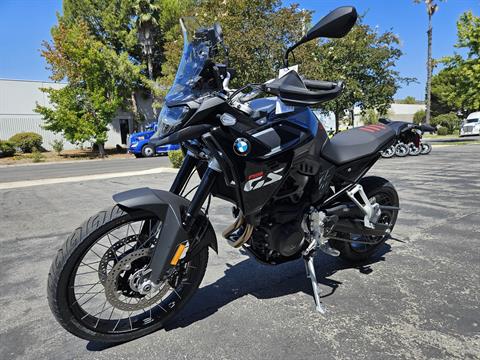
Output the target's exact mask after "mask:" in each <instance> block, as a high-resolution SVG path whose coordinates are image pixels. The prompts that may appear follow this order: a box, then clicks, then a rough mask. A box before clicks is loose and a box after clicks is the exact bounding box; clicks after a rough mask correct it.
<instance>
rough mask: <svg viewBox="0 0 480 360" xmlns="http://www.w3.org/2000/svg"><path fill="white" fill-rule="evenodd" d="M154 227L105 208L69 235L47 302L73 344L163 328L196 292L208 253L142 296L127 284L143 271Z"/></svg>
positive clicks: (140, 215)
mask: <svg viewBox="0 0 480 360" xmlns="http://www.w3.org/2000/svg"><path fill="white" fill-rule="evenodd" d="M159 226H161V220H159V219H158V218H156V217H155V216H154V215H153V214H151V213H149V212H145V211H135V212H131V213H127V212H124V211H123V210H122V209H120V208H119V207H118V206H113V207H112V208H110V209H108V210H105V211H102V212H100V213H98V214H96V215H94V216H92V217H91V218H90V219H88V220H87V221H86V222H85V223H84V224H83V225H82V226H81V227H79V228H77V229H76V230H75V231H74V232H73V233H72V234H71V235H70V236H69V237H68V239H67V240H66V241H65V243H64V244H63V246H62V248H61V249H59V250H58V252H57V255H56V257H55V259H54V261H53V263H52V266H51V268H50V272H49V276H48V286H47V292H48V303H49V305H50V309H51V310H52V313H53V314H54V316H55V318H56V319H57V321H58V322H59V323H60V325H62V326H63V327H64V328H65V329H66V330H67V331H69V332H70V333H72V334H73V335H76V336H78V337H80V338H83V339H86V340H90V341H99V342H109V343H118V342H125V341H129V340H133V339H136V338H138V337H141V336H144V335H146V334H149V333H151V332H153V331H156V330H159V329H161V328H162V327H164V326H165V324H166V322H167V321H168V320H169V319H170V318H171V317H173V316H174V315H175V314H177V313H178V311H179V310H180V309H181V308H182V307H183V305H184V304H185V303H187V302H188V300H189V299H190V298H191V296H192V295H193V294H194V293H195V291H196V290H197V288H198V286H199V285H200V283H201V281H202V279H203V276H204V274H205V269H206V267H207V263H208V248H204V249H202V250H201V251H200V252H199V254H198V255H196V256H195V257H193V258H192V259H191V260H190V261H188V262H186V263H183V262H182V261H180V262H179V264H178V265H177V267H175V269H174V271H173V272H172V274H171V275H170V276H169V277H168V278H167V280H165V281H164V282H163V283H162V286H161V288H160V289H158V290H155V292H154V291H153V290H152V291H151V293H149V294H146V295H142V294H140V293H139V292H138V291H135V289H137V290H138V288H136V287H135V280H136V279H138V275H137V274H139V272H140V273H141V271H143V270H144V269H147V266H148V264H149V257H151V254H152V252H153V247H154V242H152V241H155V233H156V231H157V230H158V227H159ZM125 230H126V236H124V237H122V235H121V234H122V233H123V232H124V231H125ZM129 234H130V235H129ZM152 239H153V240H152ZM147 271H148V270H147ZM136 276H137V278H136Z"/></svg>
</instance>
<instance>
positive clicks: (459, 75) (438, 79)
mask: <svg viewBox="0 0 480 360" xmlns="http://www.w3.org/2000/svg"><path fill="white" fill-rule="evenodd" d="M457 33H458V35H457V36H458V40H457V44H456V45H455V47H457V48H465V49H467V56H466V57H465V58H464V57H462V56H461V55H459V54H456V53H455V54H454V55H453V56H450V57H446V58H443V59H441V60H440V62H441V63H442V64H443V65H444V68H443V69H442V70H441V71H440V72H439V73H438V74H437V75H435V76H434V78H433V81H432V92H433V93H434V95H435V96H436V97H437V98H438V100H439V102H440V103H441V105H443V107H444V108H446V109H447V110H448V109H449V110H452V111H460V112H462V113H463V114H464V115H466V114H468V113H470V112H472V111H477V110H478V109H480V50H479V49H480V17H478V16H475V15H473V13H472V12H470V11H468V12H466V13H464V14H462V15H461V16H460V19H459V20H458V22H457Z"/></svg>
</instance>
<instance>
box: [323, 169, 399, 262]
mask: <svg viewBox="0 0 480 360" xmlns="http://www.w3.org/2000/svg"><path fill="white" fill-rule="evenodd" d="M360 185H362V186H363V190H364V191H365V194H366V195H367V198H369V199H371V198H372V197H376V198H377V201H378V203H379V204H380V205H389V206H397V207H398V206H399V200H398V194H397V191H396V190H395V187H394V186H393V185H392V183H391V182H389V181H388V180H387V179H384V178H381V177H377V176H368V177H365V178H363V179H361V180H360ZM382 199H383V201H382ZM397 215H398V210H383V211H382V214H381V215H380V219H382V218H384V219H385V220H387V219H388V223H389V224H390V228H391V230H393V227H394V226H395V223H396V221H397ZM385 223H386V222H385ZM337 236H338V237H342V238H348V237H349V238H352V236H355V235H353V234H345V233H337ZM388 237H389V235H385V236H382V237H378V238H379V239H376V240H377V241H378V242H377V243H376V244H375V245H362V244H359V243H357V244H355V243H353V244H352V243H349V242H346V241H341V240H335V239H329V240H328V241H329V243H330V246H332V247H333V248H335V249H337V250H338V251H340V258H342V259H343V260H346V261H348V262H352V263H357V262H362V261H365V260H367V259H368V258H370V257H371V256H372V255H374V254H375V253H376V252H377V250H378V249H379V248H380V247H381V246H382V245H383V244H384V243H385V241H386V240H387V239H388ZM359 240H360V239H359ZM355 245H362V246H360V247H359V246H355Z"/></svg>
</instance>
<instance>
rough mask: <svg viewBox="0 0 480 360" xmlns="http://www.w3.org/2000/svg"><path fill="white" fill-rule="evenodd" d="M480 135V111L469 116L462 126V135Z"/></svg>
mask: <svg viewBox="0 0 480 360" xmlns="http://www.w3.org/2000/svg"><path fill="white" fill-rule="evenodd" d="M467 135H480V111H476V112H473V113H471V114H470V115H468V116H467V119H466V120H465V121H464V122H463V124H462V126H461V128H460V136H467Z"/></svg>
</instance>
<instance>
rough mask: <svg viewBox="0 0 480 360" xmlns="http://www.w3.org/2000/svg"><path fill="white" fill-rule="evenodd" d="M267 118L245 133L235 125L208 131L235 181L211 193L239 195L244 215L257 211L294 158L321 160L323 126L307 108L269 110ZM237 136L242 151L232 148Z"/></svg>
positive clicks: (226, 195) (216, 188)
mask: <svg viewBox="0 0 480 360" xmlns="http://www.w3.org/2000/svg"><path fill="white" fill-rule="evenodd" d="M266 120H267V121H266V123H265V124H264V125H262V126H259V127H258V128H254V129H250V130H249V131H246V132H245V131H238V130H236V128H235V127H225V128H218V129H217V131H215V130H213V131H212V132H211V133H212V136H213V137H214V138H215V141H216V143H217V144H218V146H219V147H220V149H219V151H220V152H221V153H222V155H223V156H225V158H227V159H229V161H230V163H231V164H232V167H233V169H232V175H233V178H234V183H235V184H233V185H232V184H221V185H218V186H216V187H215V188H214V192H216V195H217V196H219V197H222V198H226V199H231V200H232V202H234V201H233V200H234V199H235V198H237V197H238V201H237V202H238V204H239V207H240V209H241V210H242V212H243V214H244V215H247V216H248V215H252V214H255V213H258V212H259V211H260V210H261V209H262V208H263V207H264V206H265V204H266V203H267V202H269V201H270V200H271V199H272V197H273V196H274V195H275V194H276V193H277V192H278V191H279V189H280V188H281V187H282V185H283V184H284V182H285V180H286V179H287V177H288V176H289V173H290V172H291V171H292V164H296V163H297V161H296V159H297V158H303V157H308V158H309V161H310V162H311V163H312V162H320V161H321V159H320V157H319V153H320V151H321V148H322V146H323V144H324V142H325V141H328V136H327V133H326V132H325V129H324V128H323V126H322V125H321V123H320V122H319V121H318V120H317V118H316V117H315V115H314V114H313V113H312V111H311V110H310V109H309V108H305V107H298V108H295V111H293V112H291V113H286V114H281V115H275V114H274V113H273V112H271V113H270V114H269V115H268V117H267V119H266ZM238 139H241V140H242V144H245V147H247V150H246V151H245V153H244V154H243V153H242V154H240V153H239V152H238V151H237V150H236V149H235V148H234V144H235V140H238ZM317 168H318V167H317ZM295 171H297V170H296V169H295ZM312 175H313V174H312Z"/></svg>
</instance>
